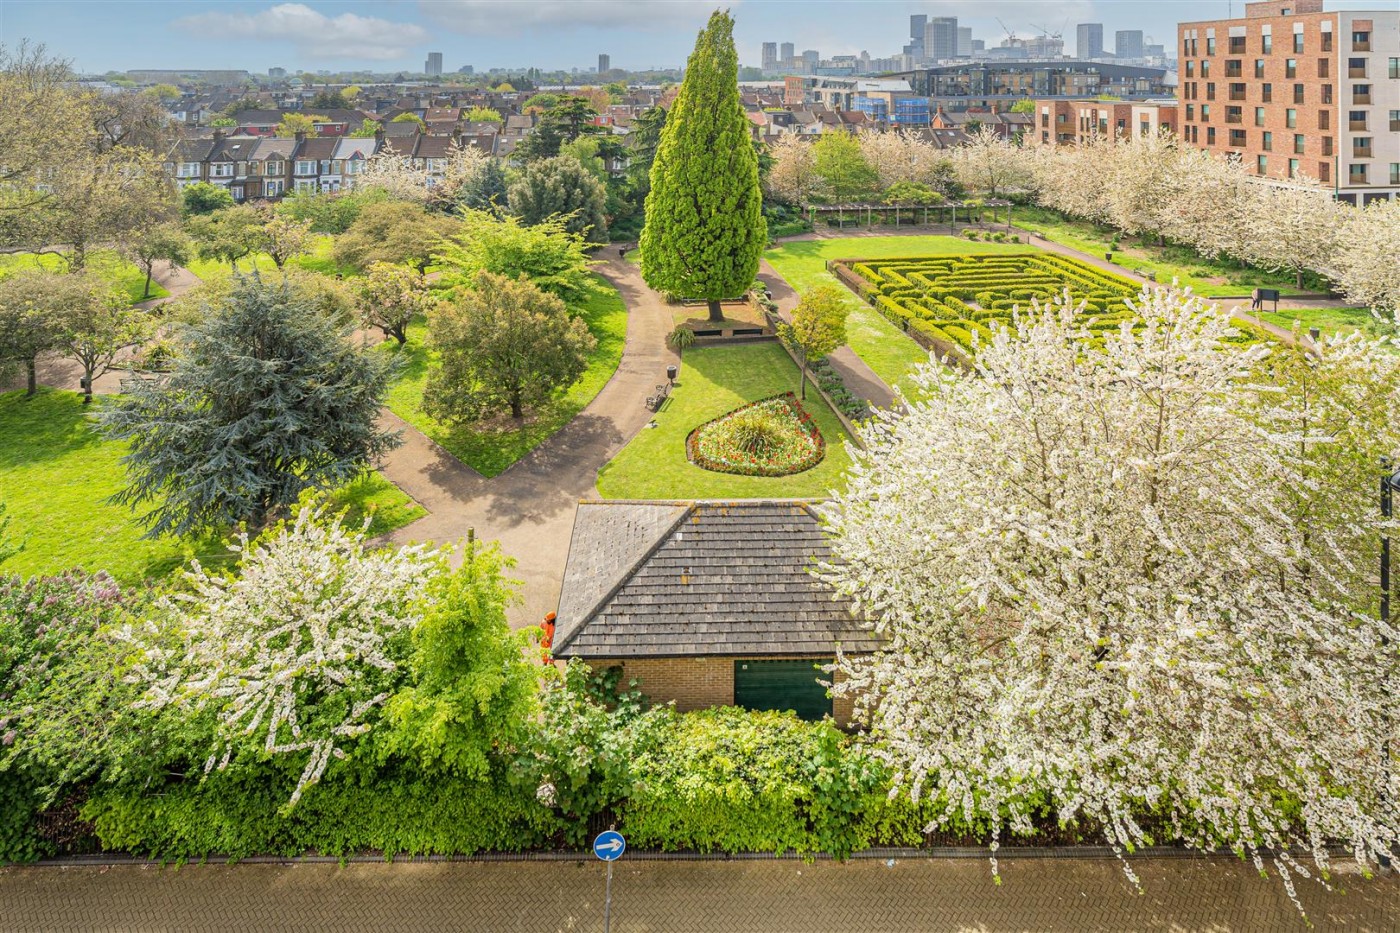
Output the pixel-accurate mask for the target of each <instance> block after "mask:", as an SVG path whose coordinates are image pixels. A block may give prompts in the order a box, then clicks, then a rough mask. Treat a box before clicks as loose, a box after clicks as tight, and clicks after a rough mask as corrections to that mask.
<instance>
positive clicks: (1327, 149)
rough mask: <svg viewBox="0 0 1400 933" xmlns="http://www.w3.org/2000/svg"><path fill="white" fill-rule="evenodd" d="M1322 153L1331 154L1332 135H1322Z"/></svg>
mask: <svg viewBox="0 0 1400 933" xmlns="http://www.w3.org/2000/svg"><path fill="white" fill-rule="evenodd" d="M1322 154H1323V155H1325V156H1330V155H1332V137H1331V136H1324V137H1322Z"/></svg>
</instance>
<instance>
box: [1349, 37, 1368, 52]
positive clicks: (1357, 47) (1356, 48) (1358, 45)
mask: <svg viewBox="0 0 1400 933" xmlns="http://www.w3.org/2000/svg"><path fill="white" fill-rule="evenodd" d="M1351 50H1352V51H1353V52H1369V51H1371V42H1370V40H1369V39H1368V40H1366V41H1365V42H1353V43H1352V44H1351Z"/></svg>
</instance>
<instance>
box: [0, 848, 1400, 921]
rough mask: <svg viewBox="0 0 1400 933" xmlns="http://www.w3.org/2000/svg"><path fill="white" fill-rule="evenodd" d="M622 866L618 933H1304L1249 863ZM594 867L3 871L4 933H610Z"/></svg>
mask: <svg viewBox="0 0 1400 933" xmlns="http://www.w3.org/2000/svg"><path fill="white" fill-rule="evenodd" d="M1132 864H1133V868H1134V870H1135V871H1136V872H1137V874H1138V875H1139V876H1140V878H1141V880H1142V887H1143V892H1142V893H1139V892H1138V891H1137V890H1135V889H1134V888H1133V886H1132V885H1131V884H1130V883H1129V882H1128V881H1127V879H1126V878H1125V876H1124V874H1123V870H1122V868H1121V867H1120V865H1119V864H1118V863H1117V861H1116V860H1114V859H1111V858H1099V859H1053V858H1052V859H1011V858H1003V859H1002V860H1001V866H1000V867H1001V875H1002V883H1001V884H1000V885H998V884H996V883H994V882H993V879H992V876H991V870H990V867H989V865H988V863H987V860H986V859H984V858H968V859H907V860H895V861H892V862H887V861H886V860H884V859H857V860H853V861H850V862H847V863H844V864H842V863H836V862H828V861H822V862H815V863H811V864H808V863H804V862H802V861H799V860H795V859H754V860H735V861H651V860H642V859H629V858H628V856H623V859H622V860H621V861H620V862H618V863H617V865H616V869H615V873H614V877H613V882H612V905H611V929H612V930H613V931H616V933H644V931H645V933H660V931H665V933H740V931H764V933H787V931H791V933H813V931H828V930H829V931H848V930H849V931H858V933H903V931H945V930H947V931H975V933H995V931H1076V933H1080V931H1114V933H1120V931H1136V930H1160V931H1174V933H1179V931H1193V930H1200V931H1210V933H1230V931H1248V933H1256V931H1290V933H1291V931H1303V930H1306V929H1307V926H1306V924H1305V923H1304V921H1303V919H1302V917H1301V916H1300V915H1299V913H1298V911H1297V909H1296V908H1295V907H1294V906H1293V904H1292V903H1291V902H1290V901H1289V899H1288V896H1287V894H1286V892H1285V890H1284V887H1283V884H1282V882H1280V881H1279V879H1278V878H1276V877H1270V878H1267V879H1265V878H1261V877H1260V876H1259V874H1258V873H1257V872H1255V871H1254V869H1253V866H1252V865H1250V864H1249V863H1244V862H1240V861H1238V860H1235V859H1205V858H1166V859H1141V860H1134V861H1133V863H1132ZM604 876H605V869H604V867H603V865H602V864H601V863H599V862H597V861H594V860H592V859H589V860H587V861H523V862H500V861H490V862H487V861H482V862H402V863H395V864H388V863H383V862H378V863H359V862H357V863H352V864H349V865H346V866H344V867H342V866H339V865H336V864H334V863H329V864H328V863H324V862H322V863H310V864H308V863H302V864H290V865H268V864H256V865H254V864H242V865H198V866H185V867H181V868H173V867H168V868H160V867H156V866H140V865H117V866H107V867H88V866H82V867H72V866H67V867H61V868H60V867H29V868H7V869H0V933H31V931H32V933H67V931H75V933H76V931H84V933H86V931H127V933H138V931H143V933H144V931H150V933H156V931H181V933H198V931H210V933H214V931H217V933H226V931H241V930H256V931H262V930H267V931H281V930H286V931H297V933H315V931H322V930H324V931H335V933H341V931H379V930H383V931H396V930H403V931H412V933H434V931H466V930H470V931H480V933H498V931H499V933H505V931H529V933H541V931H579V933H591V931H599V930H603V929H604V924H603V912H604V886H605V881H604ZM1334 882H1335V883H1334V888H1337V889H1338V890H1335V891H1334V892H1333V893H1328V892H1327V891H1325V890H1324V889H1323V888H1321V887H1320V886H1319V885H1317V884H1316V883H1313V882H1310V881H1305V880H1299V881H1298V882H1297V885H1298V894H1299V897H1300V899H1301V900H1302V902H1303V904H1304V906H1305V908H1306V909H1307V910H1308V915H1309V919H1310V920H1311V922H1312V924H1313V927H1312V928H1313V930H1315V931H1331V930H1348V931H1388V930H1389V931H1393V930H1396V929H1397V928H1400V882H1397V879H1396V877H1395V875H1394V874H1388V875H1386V876H1384V877H1380V878H1378V879H1376V880H1372V881H1366V880H1364V879H1362V878H1360V877H1359V876H1358V875H1355V874H1343V873H1341V872H1338V874H1337V875H1336V876H1335V877H1334Z"/></svg>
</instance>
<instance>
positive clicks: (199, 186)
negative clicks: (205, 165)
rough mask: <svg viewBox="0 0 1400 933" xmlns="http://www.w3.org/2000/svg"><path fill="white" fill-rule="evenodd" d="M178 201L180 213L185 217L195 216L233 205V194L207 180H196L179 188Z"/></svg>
mask: <svg viewBox="0 0 1400 933" xmlns="http://www.w3.org/2000/svg"><path fill="white" fill-rule="evenodd" d="M180 202H181V207H182V209H181V213H183V214H184V215H185V216H186V217H195V216H198V215H200V214H212V213H214V212H215V211H218V210H223V209H224V208H226V207H233V195H231V194H229V193H228V189H227V188H221V187H219V186H218V185H211V184H209V182H207V181H197V182H195V183H194V184H192V185H186V186H185V187H184V189H183V190H181V192H180Z"/></svg>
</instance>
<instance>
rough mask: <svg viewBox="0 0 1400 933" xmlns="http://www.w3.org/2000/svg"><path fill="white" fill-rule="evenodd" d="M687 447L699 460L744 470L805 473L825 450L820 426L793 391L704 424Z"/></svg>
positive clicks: (730, 469) (755, 473) (751, 472)
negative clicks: (818, 426)
mask: <svg viewBox="0 0 1400 933" xmlns="http://www.w3.org/2000/svg"><path fill="white" fill-rule="evenodd" d="M686 447H687V451H688V453H689V455H690V459H691V461H692V462H693V463H694V464H695V465H696V466H698V467H701V468H703V469H706V470H714V471H716V472H718V473H736V474H739V475H741V476H788V475H790V474H793V473H801V472H802V471H803V470H810V469H811V468H812V467H814V466H816V465H817V464H818V463H821V461H822V458H823V457H824V456H826V441H825V440H824V439H823V438H822V434H821V430H820V429H818V428H817V425H816V423H815V422H814V421H812V416H811V415H809V414H807V412H806V411H805V410H804V409H803V408H802V404H801V403H800V402H798V401H797V398H796V396H794V395H793V394H792V393H791V392H787V393H784V394H783V395H775V396H773V397H772V398H766V399H761V400H760V401H757V402H753V403H751V404H749V405H745V406H743V407H742V408H736V409H735V410H734V411H731V412H730V413H729V414H727V415H723V416H721V417H719V418H716V419H715V420H714V421H710V422H706V423H705V424H702V425H701V426H700V427H698V428H696V429H695V430H694V431H692V432H691V434H690V437H689V438H687V440H686Z"/></svg>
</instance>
